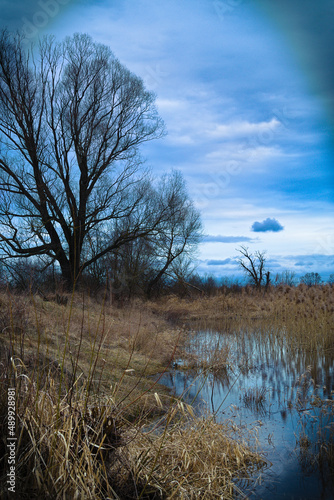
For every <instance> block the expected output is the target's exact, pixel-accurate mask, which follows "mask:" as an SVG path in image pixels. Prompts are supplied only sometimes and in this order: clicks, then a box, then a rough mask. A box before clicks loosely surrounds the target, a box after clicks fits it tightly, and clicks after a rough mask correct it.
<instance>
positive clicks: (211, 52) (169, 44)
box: [0, 0, 334, 278]
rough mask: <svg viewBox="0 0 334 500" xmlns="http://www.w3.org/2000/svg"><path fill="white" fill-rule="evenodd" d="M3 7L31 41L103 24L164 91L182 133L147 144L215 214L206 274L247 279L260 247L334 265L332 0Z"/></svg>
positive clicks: (98, 34) (296, 261)
mask: <svg viewBox="0 0 334 500" xmlns="http://www.w3.org/2000/svg"><path fill="white" fill-rule="evenodd" d="M318 4H320V6H319V5H318ZM20 5H21V6H20ZM0 7H1V12H2V24H4V25H6V24H7V25H8V26H9V27H10V28H12V29H19V30H21V31H22V32H24V33H25V34H26V36H27V38H28V39H29V40H34V39H35V38H36V37H37V36H40V35H43V34H45V33H53V34H55V35H56V37H57V38H59V39H62V38H63V37H65V36H67V35H71V34H72V33H74V32H85V33H89V34H90V35H91V36H92V37H93V39H94V40H96V41H98V42H102V43H104V44H106V45H108V46H110V48H111V49H112V51H113V52H114V53H115V55H116V56H117V57H118V58H119V59H120V61H121V62H122V63H123V64H125V65H126V66H127V67H128V68H129V69H130V70H132V71H133V72H134V73H136V74H137V75H139V76H141V77H142V78H143V80H144V82H145V83H146V86H147V87H148V88H149V89H151V90H154V91H155V92H156V95H157V107H158V109H159V112H160V115H161V116H162V118H163V119H164V121H165V124H166V128H167V131H168V134H167V136H166V137H165V138H163V139H161V140H159V141H155V142H154V143H150V144H146V145H145V147H144V148H143V150H142V153H143V155H144V156H145V157H146V159H147V165H149V166H150V167H151V168H152V171H153V172H154V173H155V174H156V175H157V176H158V175H160V174H161V173H162V172H165V171H167V170H170V169H171V168H176V169H179V170H181V171H182V173H183V175H184V177H185V179H186V181H187V185H188V189H189V192H190V195H191V197H192V198H193V200H194V202H195V204H196V206H197V207H198V208H199V209H200V210H201V213H202V219H203V225H204V234H205V237H204V239H203V242H202V244H201V245H200V248H199V251H198V262H197V265H198V271H199V272H201V273H210V274H214V275H216V276H221V275H224V276H231V275H234V276H236V275H238V274H239V273H240V271H239V269H238V267H237V264H236V257H237V255H238V252H237V251H236V249H237V248H238V247H239V246H240V245H246V246H248V247H249V249H250V250H251V251H255V250H260V251H266V252H267V257H268V267H269V269H271V270H272V272H273V273H276V272H282V271H284V270H286V269H289V270H292V271H295V272H296V273H297V274H298V275H302V274H304V273H305V272H310V271H314V272H319V273H320V274H321V275H322V277H323V278H327V277H328V275H329V274H330V273H334V218H333V215H334V196H333V192H334V168H333V159H334V146H333V134H334V32H332V25H333V20H334V6H333V4H332V1H329V0H328V1H327V0H323V1H322V2H314V1H313V0H281V1H280V2H277V1H276V0H253V1H250V0H182V1H180V0H179V1H176V0H99V1H96V0H95V1H93V0H76V1H75V0H38V1H35V0H32V1H30V2H24V1H23V0H22V1H21V2H15V6H14V3H13V2H9V1H0ZM14 7H15V8H14Z"/></svg>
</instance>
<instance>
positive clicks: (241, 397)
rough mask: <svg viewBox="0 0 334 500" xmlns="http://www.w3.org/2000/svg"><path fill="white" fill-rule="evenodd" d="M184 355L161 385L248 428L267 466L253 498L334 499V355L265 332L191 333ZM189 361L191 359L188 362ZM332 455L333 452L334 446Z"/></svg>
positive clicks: (249, 492) (252, 488) (252, 491)
mask: <svg viewBox="0 0 334 500" xmlns="http://www.w3.org/2000/svg"><path fill="white" fill-rule="evenodd" d="M186 351H187V354H186V358H187V360H188V362H189V359H190V360H191V359H192V357H193V359H196V362H193V367H192V368H187V369H185V367H184V366H183V364H184V360H183V359H179V360H177V361H176V363H175V365H174V369H173V370H172V371H170V372H169V373H166V374H164V375H163V377H162V379H161V380H160V383H163V384H164V385H166V386H168V387H170V388H171V389H172V390H174V391H175V393H176V395H182V396H183V398H184V399H185V400H186V401H187V402H188V403H190V404H192V405H193V407H194V408H195V409H196V412H197V413H199V414H202V413H203V414H204V413H205V412H206V411H208V410H209V411H210V412H212V413H214V414H215V418H216V420H217V421H218V422H219V421H223V420H225V419H229V420H230V421H231V422H233V423H235V424H236V425H238V426H239V427H240V426H241V427H242V428H244V429H245V436H248V437H249V440H250V444H252V445H253V446H255V445H257V446H258V449H259V450H261V451H262V452H263V453H264V455H265V458H266V460H267V461H268V466H267V467H266V468H265V470H263V472H262V475H261V478H260V480H259V481H257V483H256V484H255V485H254V484H253V485H250V486H249V488H248V489H246V495H247V498H255V499H263V500H267V499H271V500H276V499H277V500H278V499H291V500H292V499H294V500H297V499H312V500H314V499H318V498H319V499H332V498H334V481H333V479H334V478H333V476H334V474H333V470H332V473H331V472H330V469H331V467H333V463H331V464H328V459H327V457H328V455H326V453H327V451H328V449H329V448H328V445H329V442H330V441H331V442H333V436H334V428H333V427H334V422H333V414H334V402H333V396H334V356H333V352H331V353H330V352H327V353H326V352H322V351H321V350H320V349H319V350H318V351H317V349H313V350H312V351H308V350H305V349H303V348H302V347H300V348H298V347H296V346H292V345H289V341H288V340H287V339H286V338H285V336H284V332H283V335H279V336H277V335H271V334H270V333H269V334H268V331H266V332H264V331H261V329H258V330H256V329H255V330H253V331H251V332H248V331H244V332H237V333H224V332H220V331H219V330H217V329H216V330H212V329H210V330H209V329H206V330H203V329H202V330H198V331H193V332H192V333H190V334H189V341H188V345H187V348H186ZM188 365H189V363H188ZM332 453H333V449H332Z"/></svg>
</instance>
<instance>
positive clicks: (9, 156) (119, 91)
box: [0, 30, 177, 287]
mask: <svg viewBox="0 0 334 500" xmlns="http://www.w3.org/2000/svg"><path fill="white" fill-rule="evenodd" d="M154 100H155V96H154V94H152V93H151V92H148V91H147V90H146V89H145V88H144V86H143V82H142V80H141V79H140V78H138V77H137V76H135V75H134V74H132V73H131V72H130V71H128V70H127V69H126V68H125V67H124V66H123V65H122V64H121V63H120V62H119V61H118V60H117V59H116V58H115V57H114V55H113V53H112V52H111V51H110V50H109V48H108V47H106V46H104V45H101V44H97V43H94V42H93V41H92V39H91V38H90V37H89V36H88V35H80V34H76V35H74V36H73V37H71V38H67V39H66V40H65V41H64V42H62V43H57V42H56V41H55V40H54V38H52V37H48V38H44V39H43V41H42V42H40V43H39V45H38V47H37V48H31V49H30V50H26V48H25V45H24V43H22V39H21V38H20V36H19V35H11V34H10V33H8V32H7V31H6V30H4V31H2V33H1V34H0V240H1V250H2V257H3V258H10V259H12V258H15V257H21V258H22V257H36V258H37V257H38V258H42V259H44V260H45V263H46V265H48V264H49V263H51V262H58V264H59V266H60V269H61V272H62V276H63V278H64V279H65V281H66V283H67V284H68V286H69V287H72V286H73V285H74V284H75V282H76V280H77V278H78V276H79V275H80V273H81V272H82V271H83V270H85V269H86V268H89V267H90V266H91V265H93V264H94V263H95V262H97V261H98V260H99V259H100V258H101V257H103V256H105V255H106V254H108V253H110V252H112V251H115V250H116V249H118V248H120V247H121V246H122V245H124V244H126V243H128V242H130V241H133V240H135V239H136V238H139V237H144V236H147V235H153V234H154V232H155V231H156V232H157V231H159V228H160V229H161V227H164V224H165V223H166V222H167V220H168V219H170V218H171V217H173V214H172V212H173V210H174V209H173V207H172V209H171V207H170V206H168V203H167V206H166V205H164V204H163V203H162V204H160V205H157V202H156V201H157V200H156V195H155V194H154V193H153V191H152V187H151V184H150V182H148V181H147V180H145V177H144V175H143V173H142V170H141V168H140V167H141V160H140V156H139V153H138V147H139V145H140V144H141V143H143V142H145V141H149V140H152V139H155V138H158V137H161V135H162V134H163V133H164V127H163V123H162V120H161V119H160V117H159V116H158V114H157V111H156V108H155V106H154ZM157 208H159V209H157ZM175 211H177V207H175V210H174V212H175Z"/></svg>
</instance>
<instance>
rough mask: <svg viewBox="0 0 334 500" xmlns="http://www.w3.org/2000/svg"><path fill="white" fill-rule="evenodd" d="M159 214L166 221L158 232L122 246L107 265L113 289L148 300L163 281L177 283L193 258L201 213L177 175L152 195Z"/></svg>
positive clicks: (173, 174) (172, 176)
mask: <svg viewBox="0 0 334 500" xmlns="http://www.w3.org/2000/svg"><path fill="white" fill-rule="evenodd" d="M150 199H151V202H152V205H153V206H154V207H155V212H156V213H161V212H164V214H165V217H164V218H163V219H161V221H160V223H159V224H158V225H157V228H156V231H154V232H152V233H150V234H147V235H145V236H143V237H141V238H137V239H136V240H133V241H131V242H129V243H128V244H126V245H123V246H122V248H121V249H120V250H119V251H118V252H117V253H114V255H113V256H111V259H110V262H109V263H108V264H107V265H105V267H106V268H108V267H109V268H110V269H112V271H113V272H112V274H113V276H114V279H115V280H116V284H114V289H115V290H119V292H120V293H123V292H127V293H129V294H130V295H131V293H133V292H136V291H138V290H141V292H144V293H145V294H146V295H147V296H149V297H150V296H151V295H152V293H153V291H156V290H157V287H159V286H160V285H161V282H162V280H163V279H164V278H167V279H168V280H170V281H172V280H175V279H176V277H177V275H178V271H179V269H178V268H179V267H180V265H181V260H180V257H181V256H182V266H183V267H184V266H185V261H186V260H190V259H191V258H192V257H193V254H194V250H195V249H196V247H197V244H198V242H199V239H200V234H201V220H200V215H199V212H198V211H197V210H196V209H195V208H194V206H193V204H192V202H191V200H190V199H189V196H188V193H187V189H186V186H185V182H184V180H183V178H182V176H181V174H180V172H178V171H172V172H171V173H170V174H168V175H165V176H164V177H163V178H162V179H161V181H160V183H159V184H158V186H157V188H156V189H155V191H154V193H153V192H151V193H150Z"/></svg>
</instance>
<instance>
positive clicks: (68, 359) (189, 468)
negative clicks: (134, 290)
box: [0, 293, 264, 500]
mask: <svg viewBox="0 0 334 500" xmlns="http://www.w3.org/2000/svg"><path fill="white" fill-rule="evenodd" d="M0 326H1V330H0V331H1V333H0V342H1V346H2V348H1V360H0V361H1V365H0V366H1V371H0V376H1V386H0V417H1V420H0V426H1V428H0V431H1V436H2V439H1V441H0V447H1V457H2V458H1V459H0V472H1V487H2V490H1V497H2V498H6V494H7V493H8V491H7V490H6V487H5V484H6V483H5V480H4V479H5V477H6V473H7V461H6V460H7V457H8V450H6V435H7V427H6V426H7V389H8V388H9V387H15V391H16V415H17V422H16V437H17V443H16V457H17V461H16V477H17V493H18V495H19V497H20V498H23V499H24V498H52V499H63V498H74V499H76V498H78V499H86V498H87V499H89V498H92V499H107V498H112V499H117V498H119V499H121V500H126V499H132V498H133V499H135V498H143V499H144V498H184V499H186V498H198V497H199V496H201V495H202V494H203V492H205V495H206V498H219V496H220V495H221V494H224V498H231V497H232V496H233V494H234V493H235V492H236V491H237V486H236V485H235V481H236V480H237V479H238V478H240V477H241V476H242V477H246V476H247V477H248V476H249V475H250V474H251V472H254V471H258V470H260V469H261V467H263V465H264V461H263V460H262V459H261V457H260V456H259V455H258V454H257V453H256V452H254V451H252V450H251V449H250V447H248V446H247V445H246V444H245V443H244V442H242V437H241V435H239V438H240V439H238V440H236V439H235V433H236V430H237V428H235V427H232V426H230V425H229V424H228V423H226V425H218V424H216V423H215V422H214V420H213V419H212V418H211V417H208V418H206V419H202V418H197V417H195V415H194V414H193V413H192V410H191V409H190V408H189V407H186V406H184V405H183V403H181V401H180V400H177V401H176V402H173V401H172V399H171V397H170V396H169V395H168V393H167V391H164V390H163V388H162V387H160V386H159V385H158V384H157V383H156V382H154V381H153V379H152V378H150V375H151V374H153V373H157V372H161V371H163V370H164V369H166V368H168V366H169V365H170V362H171V361H172V359H173V357H174V356H175V355H176V353H177V349H179V348H180V347H182V342H183V337H184V335H185V331H183V330H182V329H180V328H174V327H171V326H170V325H169V324H168V323H167V322H166V321H165V320H164V319H163V318H162V317H161V316H159V315H157V314H156V312H155V311H152V307H151V305H150V304H145V305H144V304H142V303H133V304H132V305H129V306H127V307H126V308H124V309H118V308H116V307H114V306H113V305H112V304H101V303H100V304H99V303H97V301H95V300H93V299H90V298H89V297H83V296H80V295H79V294H76V295H74V296H69V300H68V305H67V307H65V306H64V305H61V304H58V303H56V302H44V301H42V300H41V298H40V297H34V296H32V295H25V296H24V295H11V294H9V293H1V294H0ZM162 401H163V403H162ZM159 415H160V416H161V415H163V422H164V423H163V424H162V425H161V426H160V427H159V430H156V431H155V432H153V431H152V430H151V432H148V430H147V427H145V426H146V425H147V422H148V421H150V420H152V418H153V417H155V418H157V417H159ZM156 429H157V426H156ZM198 495H199V496H198Z"/></svg>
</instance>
